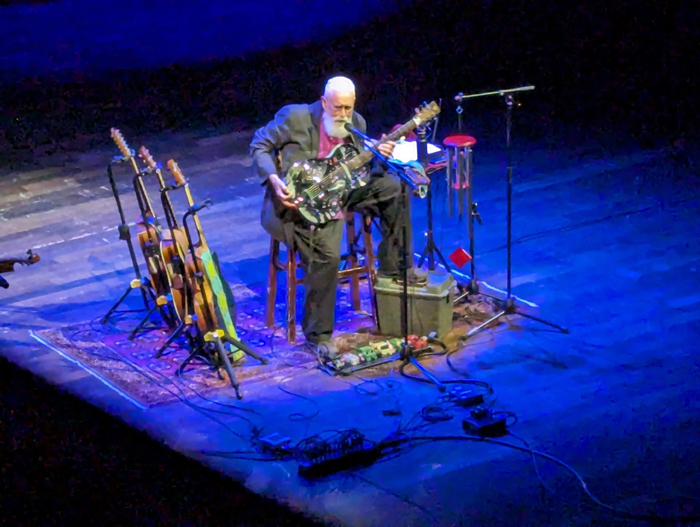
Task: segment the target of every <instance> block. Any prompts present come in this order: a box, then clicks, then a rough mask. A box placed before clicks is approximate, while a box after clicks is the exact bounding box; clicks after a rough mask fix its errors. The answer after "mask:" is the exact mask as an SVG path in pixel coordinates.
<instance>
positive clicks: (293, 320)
mask: <svg viewBox="0 0 700 527" xmlns="http://www.w3.org/2000/svg"><path fill="white" fill-rule="evenodd" d="M296 339H297V253H296V251H295V250H294V249H292V248H289V249H287V342H289V343H292V344H293V343H294V342H295V341H296Z"/></svg>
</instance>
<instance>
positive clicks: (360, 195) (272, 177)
mask: <svg viewBox="0 0 700 527" xmlns="http://www.w3.org/2000/svg"><path fill="white" fill-rule="evenodd" d="M354 108H355V86H354V84H353V83H352V81H351V80H350V79H348V78H345V77H334V78H332V79H330V80H329V81H328V82H327V84H326V87H325V91H324V94H323V96H322V97H321V100H320V101H317V102H315V103H313V104H292V105H288V106H285V107H283V108H282V109H281V110H279V111H278V112H277V114H275V117H274V119H273V120H272V121H270V122H269V123H268V124H267V125H266V126H263V127H262V128H260V129H258V130H257V131H256V132H255V135H254V137H253V141H252V142H251V145H250V152H251V155H252V156H253V163H254V166H255V168H256V170H257V173H258V175H259V176H260V177H261V178H262V179H263V180H264V185H265V186H266V193H265V199H264V201H263V207H262V213H261V222H262V225H263V227H264V228H265V230H266V231H267V232H269V233H270V235H271V236H273V237H274V238H275V239H276V240H278V241H282V242H286V243H288V244H294V246H295V247H296V249H297V251H298V253H299V255H300V257H301V260H302V265H303V268H304V271H305V276H304V291H305V298H304V315H303V318H302V329H303V331H304V335H305V336H306V340H307V343H309V344H310V345H311V346H312V347H313V348H314V350H315V351H316V353H317V354H319V356H321V357H324V358H334V357H335V356H336V355H337V349H336V348H335V346H333V344H332V343H331V337H332V334H333V328H334V325H335V301H336V292H337V291H336V290H337V284H338V270H339V266H340V258H341V254H340V246H341V242H342V236H343V226H344V220H343V218H342V215H341V216H339V217H337V218H335V219H333V220H331V221H329V222H327V223H324V224H321V225H316V226H314V227H313V228H310V225H309V224H306V223H305V222H304V221H303V220H302V218H301V216H300V214H299V213H298V212H297V211H296V210H295V208H296V205H295V204H294V203H292V201H291V199H290V198H291V196H290V194H289V192H288V191H287V188H286V185H285V182H284V180H283V179H282V178H283V177H284V174H286V172H287V170H288V169H289V168H290V167H291V166H292V164H293V163H295V162H296V161H301V160H305V159H314V158H324V157H326V156H328V154H329V153H330V152H331V150H332V149H333V148H334V147H335V146H336V145H338V144H341V143H343V142H348V143H351V144H354V145H355V146H356V147H357V148H358V149H360V150H362V148H363V147H362V143H361V142H360V139H359V138H357V137H355V136H354V135H353V134H351V133H350V132H348V131H347V130H346V129H345V127H344V126H345V125H346V124H347V123H352V125H353V126H354V127H355V128H357V129H358V130H360V131H361V132H363V133H364V132H365V131H366V129H367V124H366V122H365V120H364V119H363V118H362V116H361V115H360V114H358V113H357V112H355V111H354ZM394 146H395V143H393V142H386V143H384V144H380V145H379V146H378V147H377V149H378V151H379V152H380V153H381V154H382V155H384V156H386V157H391V154H392V151H393V149H394ZM344 205H345V206H344V209H346V210H349V211H351V212H361V213H369V214H371V215H372V216H375V217H377V218H378V219H379V222H380V230H381V234H382V242H381V243H380V245H379V251H378V259H379V273H380V274H381V275H385V276H392V277H396V278H399V277H400V276H401V272H400V271H401V267H400V266H401V263H402V262H401V256H402V254H401V251H400V249H401V239H402V226H403V223H402V222H403V221H407V218H404V214H403V211H404V210H405V207H403V205H402V203H401V186H400V184H399V183H398V182H397V181H396V180H395V179H393V178H392V177H390V176H388V175H387V174H386V167H385V166H384V163H382V162H381V161H380V160H378V159H376V158H375V160H374V161H373V162H372V165H371V170H370V175H369V177H368V182H367V185H365V186H363V187H360V188H358V189H354V190H351V191H350V193H349V195H348V197H347V202H346V203H345V204H344ZM408 265H409V269H411V267H412V266H413V258H412V255H411V254H410V253H409V254H408ZM410 279H415V272H411V278H409V280H410Z"/></svg>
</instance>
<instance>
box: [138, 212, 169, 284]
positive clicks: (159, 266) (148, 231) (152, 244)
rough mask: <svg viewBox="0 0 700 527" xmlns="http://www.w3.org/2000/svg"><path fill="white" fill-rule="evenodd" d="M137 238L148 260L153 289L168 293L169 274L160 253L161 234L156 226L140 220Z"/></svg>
mask: <svg viewBox="0 0 700 527" xmlns="http://www.w3.org/2000/svg"><path fill="white" fill-rule="evenodd" d="M136 238H137V240H138V243H139V247H140V248H141V252H142V253H143V258H144V260H145V261H146V266H147V268H148V276H149V278H150V281H151V285H152V286H153V289H154V290H155V292H156V293H157V295H158V296H160V295H164V294H167V293H168V285H167V275H166V274H165V272H166V271H165V269H164V268H163V263H162V259H161V254H160V235H159V234H158V232H157V231H156V229H155V227H153V226H151V225H146V224H144V223H143V222H139V224H138V230H137V233H136Z"/></svg>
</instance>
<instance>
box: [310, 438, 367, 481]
mask: <svg viewBox="0 0 700 527" xmlns="http://www.w3.org/2000/svg"><path fill="white" fill-rule="evenodd" d="M380 454H381V451H380V449H378V448H377V447H376V445H375V444H374V443H372V442H370V441H367V439H365V436H364V435H363V434H362V433H361V432H358V431H357V430H353V431H351V432H350V434H349V435H346V436H345V437H343V438H342V439H339V440H337V441H333V442H330V443H329V442H325V441H321V442H319V443H317V444H311V445H309V446H308V447H306V448H305V449H304V451H302V452H297V456H298V458H300V459H299V475H300V476H302V477H303V478H306V479H312V478H320V477H323V476H327V475H329V474H334V473H336V472H340V471H342V470H347V469H350V468H355V467H357V466H360V465H369V464H371V463H373V462H374V461H376V460H377V458H378V457H379V455H380Z"/></svg>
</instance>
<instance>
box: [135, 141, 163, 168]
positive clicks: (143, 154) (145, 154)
mask: <svg viewBox="0 0 700 527" xmlns="http://www.w3.org/2000/svg"><path fill="white" fill-rule="evenodd" d="M139 157H140V158H141V159H143V162H144V163H146V166H147V167H148V171H149V172H153V171H155V170H158V168H160V167H158V163H156V161H155V159H153V156H152V155H151V153H150V152H149V151H148V148H146V147H145V146H142V147H141V148H140V149H139Z"/></svg>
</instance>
